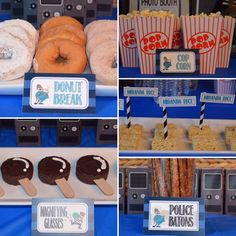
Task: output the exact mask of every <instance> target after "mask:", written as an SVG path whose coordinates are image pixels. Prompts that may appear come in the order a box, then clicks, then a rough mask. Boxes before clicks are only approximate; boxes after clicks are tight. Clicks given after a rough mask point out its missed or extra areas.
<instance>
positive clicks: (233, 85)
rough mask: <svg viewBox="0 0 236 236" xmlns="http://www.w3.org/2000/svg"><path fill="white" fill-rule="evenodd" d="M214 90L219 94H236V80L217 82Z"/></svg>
mask: <svg viewBox="0 0 236 236" xmlns="http://www.w3.org/2000/svg"><path fill="white" fill-rule="evenodd" d="M214 90H215V93H217V94H236V81H235V80H215V81H214Z"/></svg>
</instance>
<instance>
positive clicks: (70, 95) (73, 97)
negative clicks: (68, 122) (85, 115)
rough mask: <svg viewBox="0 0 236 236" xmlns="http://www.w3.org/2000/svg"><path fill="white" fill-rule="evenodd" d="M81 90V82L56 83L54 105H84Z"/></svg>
mask: <svg viewBox="0 0 236 236" xmlns="http://www.w3.org/2000/svg"><path fill="white" fill-rule="evenodd" d="M81 88H82V82H80V81H75V82H74V81H68V82H66V81H62V82H59V81H55V82H54V99H53V103H54V104H55V105H58V104H60V105H82V94H81Z"/></svg>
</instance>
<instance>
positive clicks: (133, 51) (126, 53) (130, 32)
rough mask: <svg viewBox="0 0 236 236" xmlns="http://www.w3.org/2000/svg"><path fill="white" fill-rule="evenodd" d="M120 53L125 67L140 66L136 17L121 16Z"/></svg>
mask: <svg viewBox="0 0 236 236" xmlns="http://www.w3.org/2000/svg"><path fill="white" fill-rule="evenodd" d="M119 27H120V53H121V61H122V65H123V67H131V68H134V67H139V61H138V49H137V41H136V35H135V26H134V17H121V16H120V17H119Z"/></svg>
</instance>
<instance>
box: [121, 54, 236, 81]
mask: <svg viewBox="0 0 236 236" xmlns="http://www.w3.org/2000/svg"><path fill="white" fill-rule="evenodd" d="M119 73H120V74H119V77H120V78H158V77H165V78H167V76H165V75H160V74H159V75H142V74H141V73H140V69H139V68H124V67H123V66H122V65H120V68H119ZM235 75H236V57H232V58H231V61H230V67H229V68H227V69H216V74H215V75H190V76H189V75H187V74H185V75H181V76H179V77H180V78H183V77H187V78H208V77H209V78H215V77H217V78H228V77H232V78H234V77H235ZM168 77H171V76H168ZM174 77H176V75H175V76H174Z"/></svg>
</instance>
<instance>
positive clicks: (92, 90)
mask: <svg viewBox="0 0 236 236" xmlns="http://www.w3.org/2000/svg"><path fill="white" fill-rule="evenodd" d="M36 76H37V77H41V76H42V77H45V76H46V77H49V78H50V77H61V78H64V77H71V78H80V77H83V78H87V80H88V82H89V106H88V108H87V109H84V110H74V109H71V110H70V109H34V108H32V107H31V106H30V105H29V99H30V82H31V80H32V79H33V78H34V77H36ZM22 99H23V100H22V106H23V112H26V113H28V112H32V113H77V114H94V113H95V112H96V82H95V75H92V74H45V73H39V74H37V73H27V74H25V81H24V93H23V98H22Z"/></svg>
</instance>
